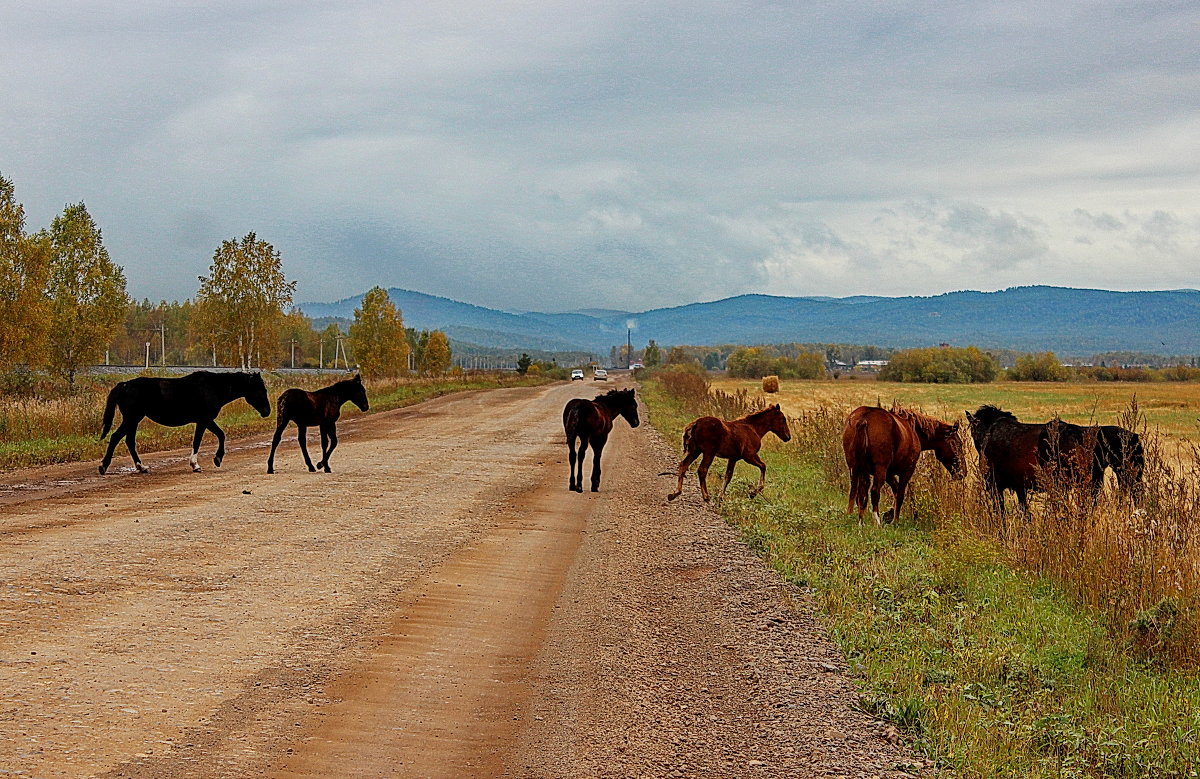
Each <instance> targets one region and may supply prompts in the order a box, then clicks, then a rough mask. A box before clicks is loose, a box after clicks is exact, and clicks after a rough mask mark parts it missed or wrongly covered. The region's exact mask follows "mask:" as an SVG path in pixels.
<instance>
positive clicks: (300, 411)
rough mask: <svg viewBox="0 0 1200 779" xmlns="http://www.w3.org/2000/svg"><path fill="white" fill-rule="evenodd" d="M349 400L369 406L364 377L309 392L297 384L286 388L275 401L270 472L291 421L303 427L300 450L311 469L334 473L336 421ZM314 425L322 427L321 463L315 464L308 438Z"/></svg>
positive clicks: (299, 438) (268, 465)
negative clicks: (332, 463) (331, 468)
mask: <svg viewBox="0 0 1200 779" xmlns="http://www.w3.org/2000/svg"><path fill="white" fill-rule="evenodd" d="M346 402H351V403H353V404H354V405H356V406H358V407H359V409H360V410H362V411H366V410H367V409H368V408H369V405H368V403H367V390H366V388H365V387H363V382H362V376H357V375H356V376H355V377H354V378H353V379H346V380H345V381H339V382H338V383H336V384H331V385H329V386H328V387H325V388H323V389H319V390H317V391H316V392H307V391H305V390H302V389H297V388H295V387H293V388H292V389H289V390H286V391H284V393H283V394H282V395H280V396H279V400H278V401H276V403H275V407H276V408H277V409H278V411H277V412H276V414H277V420H278V421H277V422H276V424H275V437H274V438H273V439H271V454H270V456H269V457H267V473H275V448H276V447H278V446H279V439H280V438H281V437H282V436H283V430H284V428H286V427H287V426H288V423H289V422H295V423H296V427H297V428H298V430H299V433H298V435H297V437H296V438H297V440H298V441H299V442H300V452H301V454H303V455H304V464H305V465H307V466H308V470H309V471H310V472H311V471H315V470H317V469H318V468H323V469H324V470H325V473H330V470H329V456H330V455H331V454H333V450H334V449H335V448H336V447H337V428H336V424H337V421H338V417H340V416H341V415H342V406H343V405H344V404H345V403H346ZM310 427H320V428H321V462H319V463H317V464H316V466H315V467H314V466H313V464H312V460H311V459H309V456H308V444H307V441H306V439H307V437H308V428H310Z"/></svg>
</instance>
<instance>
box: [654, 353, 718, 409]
mask: <svg viewBox="0 0 1200 779" xmlns="http://www.w3.org/2000/svg"><path fill="white" fill-rule="evenodd" d="M655 378H656V379H658V381H659V383H660V384H662V386H663V389H664V390H666V392H667V394H668V395H670V396H671V397H673V398H675V399H677V400H680V401H682V402H683V403H684V404H686V405H688V406H693V405H698V404H701V403H703V402H704V401H705V399H706V398H707V397H708V390H709V382H708V372H707V371H705V370H704V369H703V368H701V367H700V366H699V365H697V364H696V363H682V364H675V365H668V366H667V367H666V368H664V369H662V370H660V371H658V372H657V373H656V374H655Z"/></svg>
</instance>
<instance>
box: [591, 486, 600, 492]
mask: <svg viewBox="0 0 1200 779" xmlns="http://www.w3.org/2000/svg"><path fill="white" fill-rule="evenodd" d="M599 491H600V488H599V487H592V492H599Z"/></svg>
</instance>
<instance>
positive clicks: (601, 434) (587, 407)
mask: <svg viewBox="0 0 1200 779" xmlns="http://www.w3.org/2000/svg"><path fill="white" fill-rule="evenodd" d="M617 416H622V417H625V421H626V422H628V423H629V426H630V427H637V426H638V425H639V424H640V421H639V420H638V410H637V398H636V397H635V396H634V392H633V390H632V389H623V390H609V391H608V392H606V393H604V394H603V395H597V396H596V398H595V400H586V399H584V398H573V399H571V400H569V401H567V405H566V407H565V408H564V409H563V430H564V431H565V432H566V434H567V451H568V453H569V459H570V462H571V480H570V485H569V486H568V487H567V489H569V490H572V491H573V492H583V455H584V454H585V453H586V452H587V448H588V446H589V445H590V446H591V447H592V492H599V491H600V455H601V454H602V453H603V452H604V445H605V444H606V443H608V434H609V433H611V432H612V428H613V419H615V418H616V417H617ZM576 441H578V443H579V451H578V453H576V450H575V444H576ZM576 463H578V466H579V467H578V469H576Z"/></svg>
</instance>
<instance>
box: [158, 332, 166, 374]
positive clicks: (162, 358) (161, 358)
mask: <svg viewBox="0 0 1200 779" xmlns="http://www.w3.org/2000/svg"><path fill="white" fill-rule="evenodd" d="M158 334H159V344H160V349H161V350H162V353H161V354H160V355H158V362H159V364H160V365H162V366H163V367H164V368H165V367H166V365H167V323H166V322H160V323H159V324H158Z"/></svg>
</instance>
